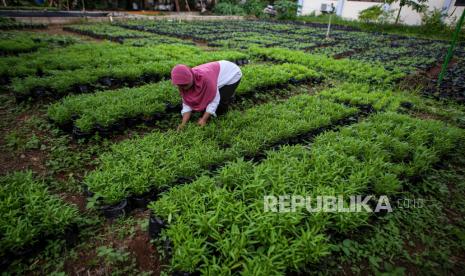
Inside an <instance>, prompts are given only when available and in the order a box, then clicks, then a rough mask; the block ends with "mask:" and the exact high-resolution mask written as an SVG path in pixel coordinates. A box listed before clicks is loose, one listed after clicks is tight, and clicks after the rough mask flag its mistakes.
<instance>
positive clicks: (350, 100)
mask: <svg viewBox="0 0 465 276" xmlns="http://www.w3.org/2000/svg"><path fill="white" fill-rule="evenodd" d="M319 95H320V96H322V97H323V98H329V99H333V100H336V101H337V102H343V103H347V104H351V105H371V106H373V108H374V109H375V110H377V111H388V110H389V111H397V110H398V109H399V108H400V107H401V104H402V103H403V102H409V103H412V104H414V105H415V104H417V102H418V99H417V98H415V97H413V96H412V95H410V94H407V93H405V94H401V93H400V92H399V93H394V92H393V91H391V90H389V89H379V88H373V87H370V86H369V85H367V84H361V83H344V84H342V85H340V86H338V87H336V88H332V89H325V90H323V91H321V92H320V93H319Z"/></svg>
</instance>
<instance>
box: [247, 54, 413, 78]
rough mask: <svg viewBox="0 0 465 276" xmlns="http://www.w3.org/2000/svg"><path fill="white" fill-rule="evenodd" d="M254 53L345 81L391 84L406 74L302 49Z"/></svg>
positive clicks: (265, 58)
mask: <svg viewBox="0 0 465 276" xmlns="http://www.w3.org/2000/svg"><path fill="white" fill-rule="evenodd" d="M250 52H251V53H252V55H255V56H258V57H260V58H263V59H264V60H269V61H276V62H290V63H295V64H302V65H304V66H307V67H309V68H312V69H314V70H317V71H321V72H323V73H325V74H327V75H328V77H332V78H336V79H342V80H344V81H354V82H367V83H369V84H377V85H390V84H392V83H393V82H395V81H397V80H399V79H401V78H402V77H404V76H405V74H404V73H402V72H400V71H399V70H393V71H389V70H386V69H385V68H384V67H383V66H382V65H378V66H376V65H373V64H370V63H366V62H362V61H357V60H348V59H339V60H336V59H333V58H330V57H325V56H322V55H313V54H308V53H304V52H301V51H294V50H288V49H284V48H258V47H252V48H251V49H250Z"/></svg>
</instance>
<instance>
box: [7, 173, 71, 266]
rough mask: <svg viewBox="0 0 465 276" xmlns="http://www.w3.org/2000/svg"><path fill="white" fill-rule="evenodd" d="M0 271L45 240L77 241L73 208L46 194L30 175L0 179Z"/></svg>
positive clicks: (31, 252) (42, 185) (44, 188)
mask: <svg viewBox="0 0 465 276" xmlns="http://www.w3.org/2000/svg"><path fill="white" fill-rule="evenodd" d="M0 184H1V187H2V189H1V190H0V229H1V233H2V235H1V236H0V245H1V246H0V248H1V250H0V258H1V262H0V267H3V266H4V265H8V264H9V263H10V262H11V261H12V260H14V259H15V258H21V257H26V256H27V255H30V254H33V253H37V252H38V251H40V250H41V249H43V247H44V246H45V244H46V243H47V240H53V239H59V238H61V239H68V240H69V241H70V242H71V241H73V240H75V239H76V238H77V233H76V230H75V229H76V224H77V222H78V221H79V214H78V211H77V208H75V207H74V206H71V205H69V204H67V203H65V202H63V201H62V200H61V199H60V198H59V197H57V196H55V195H52V194H50V193H49V192H48V190H47V187H46V185H45V184H44V183H43V182H41V181H37V180H35V179H34V178H33V176H32V173H31V172H17V173H11V174H8V175H5V176H1V177H0Z"/></svg>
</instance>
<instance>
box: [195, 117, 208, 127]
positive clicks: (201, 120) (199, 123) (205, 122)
mask: <svg viewBox="0 0 465 276" xmlns="http://www.w3.org/2000/svg"><path fill="white" fill-rule="evenodd" d="M197 124H198V125H199V126H205V125H206V124H207V120H204V119H203V118H200V119H199V120H198V121H197Z"/></svg>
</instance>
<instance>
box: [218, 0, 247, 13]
mask: <svg viewBox="0 0 465 276" xmlns="http://www.w3.org/2000/svg"><path fill="white" fill-rule="evenodd" d="M213 12H214V13H216V14H220V15H245V11H244V9H243V8H242V7H241V6H239V5H238V4H235V3H230V2H219V3H218V4H216V5H215V7H214V8H213Z"/></svg>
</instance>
